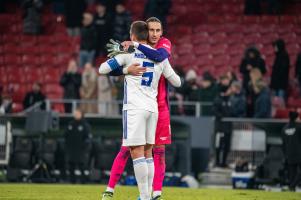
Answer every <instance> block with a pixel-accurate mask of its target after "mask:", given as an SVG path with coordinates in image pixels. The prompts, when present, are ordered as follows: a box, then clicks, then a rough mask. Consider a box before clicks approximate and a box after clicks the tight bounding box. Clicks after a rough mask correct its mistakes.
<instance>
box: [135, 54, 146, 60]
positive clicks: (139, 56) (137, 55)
mask: <svg viewBox="0 0 301 200" xmlns="http://www.w3.org/2000/svg"><path fill="white" fill-rule="evenodd" d="M134 57H135V58H142V59H144V58H146V56H145V55H144V54H143V53H135V54H134Z"/></svg>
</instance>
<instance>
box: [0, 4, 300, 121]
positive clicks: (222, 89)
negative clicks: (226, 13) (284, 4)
mask: <svg viewBox="0 0 301 200" xmlns="http://www.w3.org/2000/svg"><path fill="white" fill-rule="evenodd" d="M44 2H45V1H42V0H22V1H21V5H22V7H23V8H24V16H23V17H24V32H25V33H31V34H39V33H41V27H40V23H41V22H40V21H41V20H40V17H41V16H40V12H41V8H42V6H43V3H44ZM269 2H270V3H271V4H270V5H271V6H272V5H274V4H275V5H276V4H278V1H269ZM256 3H258V2H257V1H255V0H254V1H252V3H251V1H246V10H248V9H251V10H252V9H253V8H254V6H255V7H256V5H257V6H259V5H260V4H256ZM255 4H256V5H255ZM91 5H94V6H92V7H91ZM89 6H90V7H89ZM170 6H171V1H170V0H148V1H147V3H146V5H145V8H144V17H145V18H147V17H149V16H156V17H158V18H160V19H161V20H162V21H163V23H164V24H166V16H167V15H168V12H169V8H170ZM248 6H249V7H248ZM276 7H277V6H276ZM256 10H258V9H256ZM53 12H54V13H64V15H65V19H66V26H67V32H68V34H69V35H70V36H71V37H76V36H80V39H81V40H80V51H79V55H78V59H71V60H70V62H69V64H68V66H67V69H66V72H65V73H64V74H63V75H62V77H61V79H60V85H61V86H62V88H63V89H64V95H63V98H64V99H66V100H71V99H82V100H85V102H87V103H84V104H83V105H82V109H83V111H84V112H88V113H101V114H106V113H107V114H115V113H116V114H117V113H118V112H119V110H120V107H119V106H117V105H116V106H113V105H106V104H105V103H104V104H99V105H96V104H89V103H88V102H89V101H93V100H94V101H95V100H98V101H100V102H114V101H121V100H122V90H123V77H108V76H98V74H97V72H96V69H95V67H96V66H95V62H94V61H95V58H96V57H98V56H102V57H104V56H105V55H106V54H107V52H106V49H105V45H106V43H107V42H108V41H109V39H110V38H113V39H116V40H119V41H124V40H127V39H128V38H129V33H128V31H127V30H129V27H130V24H131V22H132V17H131V14H130V12H129V11H128V10H127V9H126V7H125V5H124V4H123V1H121V0H98V1H96V0H55V1H54V2H53ZM246 12H247V11H246ZM275 12H277V11H275ZM251 14H252V13H251ZM30 31H31V32H30ZM272 45H273V47H274V50H275V60H274V64H273V66H272V71H271V73H267V68H266V65H265V60H264V59H263V57H262V55H261V53H260V51H259V50H258V49H257V48H256V47H255V46H250V47H248V48H247V49H246V50H245V55H244V57H243V58H242V61H241V64H240V71H239V72H234V71H232V69H231V68H230V67H229V71H227V72H225V73H224V74H222V75H221V76H220V77H216V75H215V74H211V73H210V72H209V71H207V72H204V73H203V74H197V73H196V71H194V70H193V69H191V70H189V71H187V72H185V73H184V72H183V71H182V70H181V69H182V67H181V66H176V65H175V66H174V67H175V68H176V70H177V71H178V73H179V74H181V76H182V80H183V82H184V85H183V87H182V88H180V89H174V88H171V89H170V99H171V100H174V101H177V102H178V103H177V106H171V111H172V113H176V114H180V115H196V112H197V111H196V108H195V106H194V105H187V104H185V103H183V102H199V103H201V107H200V110H199V111H200V113H201V114H202V115H205V116H212V115H215V116H216V117H218V118H220V117H254V118H269V117H271V116H272V97H274V96H277V97H279V98H280V99H281V100H282V101H283V103H284V104H285V102H286V101H287V98H288V88H289V74H290V71H289V69H290V66H291V65H292V64H293V63H292V62H291V61H290V59H289V55H288V53H287V50H286V47H285V42H284V41H283V40H282V39H278V40H277V41H274V42H273V44H272ZM175 64H176V63H175ZM295 66H296V67H295V77H296V80H297V81H298V82H299V83H300V84H301V52H300V54H299V56H298V58H297V61H296V64H295ZM42 87H43V86H42V85H40V84H39V83H34V84H33V86H32V91H30V92H28V93H27V94H26V96H25V98H24V101H23V108H24V109H27V108H29V107H31V106H32V105H35V104H36V103H37V102H40V101H43V100H44V99H46V98H47V97H45V95H44V94H43V93H42V92H41V91H42ZM0 91H1V88H0ZM0 97H1V98H0V106H1V107H0V112H1V113H10V112H11V111H12V98H11V97H10V96H6V95H0ZM39 106H40V108H41V109H45V104H41V105H39ZM197 109H198V108H197ZM71 111H72V103H66V104H65V112H67V113H70V112H71Z"/></svg>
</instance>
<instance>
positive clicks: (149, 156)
mask: <svg viewBox="0 0 301 200" xmlns="http://www.w3.org/2000/svg"><path fill="white" fill-rule="evenodd" d="M152 150H153V145H151V144H147V145H146V146H145V150H144V151H145V153H144V155H145V158H146V163H147V168H148V176H147V177H148V193H149V195H150V197H151V193H152V187H153V181H154V175H155V166H154V159H153V151H152Z"/></svg>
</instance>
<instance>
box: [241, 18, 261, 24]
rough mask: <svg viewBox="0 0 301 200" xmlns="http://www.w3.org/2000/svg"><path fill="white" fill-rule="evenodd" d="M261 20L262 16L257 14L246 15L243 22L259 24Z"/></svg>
mask: <svg viewBox="0 0 301 200" xmlns="http://www.w3.org/2000/svg"><path fill="white" fill-rule="evenodd" d="M259 21H260V17H257V16H244V17H243V23H244V24H258V23H259Z"/></svg>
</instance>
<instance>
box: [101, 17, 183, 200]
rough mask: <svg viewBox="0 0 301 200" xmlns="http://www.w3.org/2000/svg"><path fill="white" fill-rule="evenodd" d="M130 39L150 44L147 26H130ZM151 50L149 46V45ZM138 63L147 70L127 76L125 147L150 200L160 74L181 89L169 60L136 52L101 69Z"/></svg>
mask: <svg viewBox="0 0 301 200" xmlns="http://www.w3.org/2000/svg"><path fill="white" fill-rule="evenodd" d="M130 35H131V40H132V41H136V42H139V43H141V44H145V45H147V38H148V27H147V24H146V23H145V22H143V21H136V22H134V23H133V24H132V25H131V31H130ZM148 47H149V48H151V47H150V46H148ZM134 63H139V64H141V66H142V67H145V68H146V71H145V72H144V73H143V74H141V76H132V75H125V80H124V102H123V146H128V147H130V150H131V157H132V159H133V165H134V172H135V177H136V180H137V183H138V188H139V192H140V198H141V200H150V198H151V189H152V182H153V176H154V163H153V158H152V145H153V144H154V143H155V133H156V125H157V120H158V105H157V88H158V83H159V79H160V76H161V74H162V73H163V75H164V76H165V77H166V79H167V80H168V81H169V82H170V83H171V84H172V85H173V86H175V87H180V85H181V81H180V77H179V76H178V75H177V74H176V73H175V72H174V70H173V69H172V67H171V66H170V64H169V61H168V59H166V60H164V61H163V62H161V63H154V62H153V61H151V60H149V59H147V57H146V56H145V55H144V54H143V53H142V52H140V51H139V50H137V49H135V51H134V52H133V53H131V54H120V55H117V56H116V57H114V58H112V59H110V60H108V61H106V62H104V63H102V64H101V66H100V67H99V73H100V74H108V73H110V72H111V71H113V70H115V69H117V68H120V67H123V72H124V74H127V67H128V66H130V65H132V64H134Z"/></svg>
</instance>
